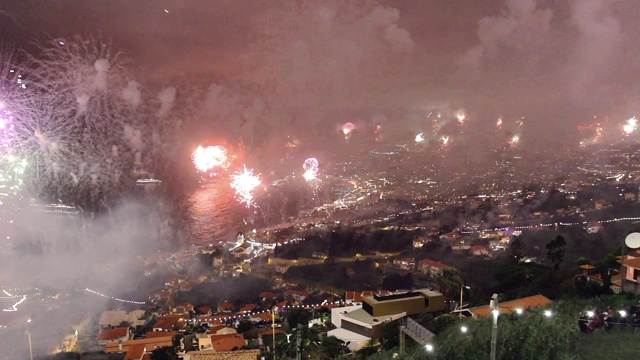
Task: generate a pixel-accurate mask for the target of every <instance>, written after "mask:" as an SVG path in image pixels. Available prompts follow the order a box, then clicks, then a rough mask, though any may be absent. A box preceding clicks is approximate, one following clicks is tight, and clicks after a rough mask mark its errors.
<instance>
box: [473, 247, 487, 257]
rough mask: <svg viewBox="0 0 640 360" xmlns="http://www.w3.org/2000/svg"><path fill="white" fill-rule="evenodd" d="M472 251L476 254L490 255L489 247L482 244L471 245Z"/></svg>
mask: <svg viewBox="0 0 640 360" xmlns="http://www.w3.org/2000/svg"><path fill="white" fill-rule="evenodd" d="M471 253H472V254H473V255H475V256H486V255H489V249H487V248H486V247H484V246H482V245H474V246H472V247H471Z"/></svg>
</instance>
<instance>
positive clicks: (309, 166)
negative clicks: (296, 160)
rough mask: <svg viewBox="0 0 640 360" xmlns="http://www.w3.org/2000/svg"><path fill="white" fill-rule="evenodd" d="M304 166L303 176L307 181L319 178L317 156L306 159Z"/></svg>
mask: <svg viewBox="0 0 640 360" xmlns="http://www.w3.org/2000/svg"><path fill="white" fill-rule="evenodd" d="M302 168H303V169H304V173H303V174H302V176H303V177H304V179H305V180H306V181H307V182H311V181H314V180H317V178H318V170H319V164H318V160H317V159H316V158H308V159H307V160H305V161H304V164H302Z"/></svg>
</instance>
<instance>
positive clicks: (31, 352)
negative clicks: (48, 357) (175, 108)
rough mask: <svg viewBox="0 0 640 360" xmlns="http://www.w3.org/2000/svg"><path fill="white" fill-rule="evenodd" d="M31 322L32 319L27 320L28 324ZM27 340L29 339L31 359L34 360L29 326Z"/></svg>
mask: <svg viewBox="0 0 640 360" xmlns="http://www.w3.org/2000/svg"><path fill="white" fill-rule="evenodd" d="M30 322H31V318H28V319H27V324H28V323H30ZM27 339H29V359H30V360H33V350H32V349H31V331H29V325H27Z"/></svg>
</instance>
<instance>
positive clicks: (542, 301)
mask: <svg viewBox="0 0 640 360" xmlns="http://www.w3.org/2000/svg"><path fill="white" fill-rule="evenodd" d="M549 304H551V300H550V299H549V298H547V297H546V296H544V295H533V296H527V297H524V298H521V299H516V300H511V301H505V302H503V303H499V304H498V308H499V309H500V313H503V314H504V313H511V312H514V311H515V310H516V309H527V308H532V307H540V306H545V305H549ZM469 310H470V311H471V312H473V313H474V314H476V315H478V316H489V314H491V307H490V306H489V305H486V306H479V307H476V308H471V309H469Z"/></svg>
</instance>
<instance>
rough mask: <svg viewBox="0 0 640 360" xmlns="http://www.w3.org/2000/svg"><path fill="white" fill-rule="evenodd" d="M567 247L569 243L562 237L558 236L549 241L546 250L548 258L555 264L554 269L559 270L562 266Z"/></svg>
mask: <svg viewBox="0 0 640 360" xmlns="http://www.w3.org/2000/svg"><path fill="white" fill-rule="evenodd" d="M565 246H567V242H566V241H565V240H564V237H563V236H562V235H558V236H556V238H555V239H554V240H551V241H549V243H547V245H546V246H545V248H546V249H547V258H548V259H549V260H550V261H551V263H552V264H553V268H554V269H555V270H558V269H559V268H560V264H562V261H563V260H564V248H565Z"/></svg>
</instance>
